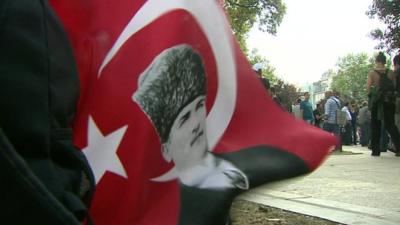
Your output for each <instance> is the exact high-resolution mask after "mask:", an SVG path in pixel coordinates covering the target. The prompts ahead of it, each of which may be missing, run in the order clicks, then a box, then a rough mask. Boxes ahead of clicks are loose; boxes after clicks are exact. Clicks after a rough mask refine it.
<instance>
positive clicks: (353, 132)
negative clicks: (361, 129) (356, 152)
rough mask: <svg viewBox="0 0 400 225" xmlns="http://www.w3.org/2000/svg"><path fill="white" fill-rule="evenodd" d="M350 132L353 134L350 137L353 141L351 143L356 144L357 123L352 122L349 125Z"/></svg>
mask: <svg viewBox="0 0 400 225" xmlns="http://www.w3.org/2000/svg"><path fill="white" fill-rule="evenodd" d="M351 128H352V129H351V132H352V134H353V139H352V141H353V144H354V145H356V144H357V125H355V124H352V125H351Z"/></svg>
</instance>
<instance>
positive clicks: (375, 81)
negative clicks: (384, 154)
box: [367, 52, 400, 156]
mask: <svg viewBox="0 0 400 225" xmlns="http://www.w3.org/2000/svg"><path fill="white" fill-rule="evenodd" d="M385 64H386V56H385V54H384V53H383V52H380V53H379V54H378V56H377V57H376V59H375V65H376V66H375V69H373V70H371V71H370V72H369V74H368V79H367V91H368V93H369V94H368V96H369V100H370V108H371V132H372V135H371V148H372V156H379V155H380V149H379V140H380V136H381V135H380V134H381V121H383V123H384V124H385V128H386V130H387V131H388V133H389V134H390V137H391V138H392V140H393V144H394V147H395V151H396V152H397V153H396V156H400V152H399V150H400V134H399V130H398V129H397V127H396V125H395V124H394V112H395V94H394V91H395V87H394V82H395V80H394V73H393V72H392V71H390V70H389V69H387V68H386V67H385Z"/></svg>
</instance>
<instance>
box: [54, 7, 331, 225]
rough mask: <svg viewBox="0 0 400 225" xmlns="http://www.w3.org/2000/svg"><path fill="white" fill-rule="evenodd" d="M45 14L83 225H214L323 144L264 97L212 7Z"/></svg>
mask: <svg viewBox="0 0 400 225" xmlns="http://www.w3.org/2000/svg"><path fill="white" fill-rule="evenodd" d="M51 4H52V6H53V8H54V9H55V11H56V13H57V15H58V16H59V17H60V18H61V21H62V22H63V25H64V26H65V28H66V30H67V33H68V36H69V37H70V39H71V43H72V46H73V49H74V52H75V55H76V59H77V64H78V68H79V73H80V81H81V83H80V87H81V97H80V101H79V107H78V112H77V116H76V119H75V123H74V135H75V136H74V141H75V144H76V145H77V146H78V147H80V148H81V149H82V151H83V152H84V153H85V155H86V156H87V158H88V161H89V163H90V165H91V167H92V169H93V172H94V174H95V178H96V184H97V186H96V193H95V196H94V200H93V203H92V207H91V210H90V212H91V216H92V217H93V220H94V222H95V224H98V225H102V224H104V225H108V224H114V225H128V224H129V225H133V224H140V225H145V224H148V225H154V224H165V225H169V224H171V225H172V224H226V221H227V218H228V212H229V207H230V205H231V203H232V201H233V198H234V197H235V196H236V195H237V194H239V193H241V192H242V191H245V190H247V189H249V188H252V187H255V186H258V185H261V184H264V183H267V182H270V181H274V180H279V179H285V178H289V177H293V176H297V175H301V174H305V173H309V172H311V171H312V170H314V169H315V168H316V167H317V166H318V165H319V164H320V163H321V162H322V161H323V159H324V158H325V156H326V155H327V154H328V152H329V150H330V149H331V148H332V147H333V146H334V145H335V142H336V140H335V138H334V137H333V136H332V135H331V134H329V133H326V132H323V131H321V130H319V129H317V128H315V127H312V126H309V125H307V124H306V123H304V122H302V121H297V120H295V118H294V117H292V116H291V115H290V114H288V113H286V112H283V111H282V110H281V109H280V108H279V107H278V106H277V105H275V103H274V102H273V100H272V99H271V98H270V97H269V96H268V95H267V94H266V91H265V90H264V88H263V86H262V84H261V83H260V82H259V80H258V79H257V77H256V75H255V73H254V72H253V71H252V69H251V66H250V65H249V63H248V62H247V61H246V58H245V57H244V55H243V53H242V52H241V50H240V48H239V46H238V44H237V42H236V41H235V39H234V37H233V35H232V31H231V30H230V28H229V25H228V22H227V19H226V17H225V14H224V12H223V10H222V8H221V6H220V5H219V2H218V1H215V0H201V1H200V0H148V1H143V0H135V1H130V0H120V1H117V2H115V1H107V0H85V1H82V0H69V1H56V0H53V1H51Z"/></svg>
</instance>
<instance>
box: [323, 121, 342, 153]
mask: <svg viewBox="0 0 400 225" xmlns="http://www.w3.org/2000/svg"><path fill="white" fill-rule="evenodd" d="M323 129H324V130H325V131H327V132H329V133H332V134H333V135H335V136H336V138H337V139H338V141H339V142H338V144H337V145H336V148H335V149H336V150H338V149H340V150H341V149H342V141H341V138H340V127H339V125H337V124H334V123H327V122H325V123H324V126H323Z"/></svg>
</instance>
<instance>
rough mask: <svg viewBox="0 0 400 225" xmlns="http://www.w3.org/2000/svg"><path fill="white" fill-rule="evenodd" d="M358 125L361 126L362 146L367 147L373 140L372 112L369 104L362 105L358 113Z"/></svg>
mask: <svg viewBox="0 0 400 225" xmlns="http://www.w3.org/2000/svg"><path fill="white" fill-rule="evenodd" d="M358 124H359V126H360V145H361V146H363V147H366V146H368V144H369V141H370V139H371V131H370V126H371V112H370V111H369V109H368V103H367V102H363V103H362V107H361V109H360V111H359V113H358Z"/></svg>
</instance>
